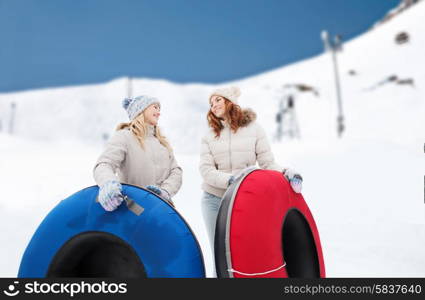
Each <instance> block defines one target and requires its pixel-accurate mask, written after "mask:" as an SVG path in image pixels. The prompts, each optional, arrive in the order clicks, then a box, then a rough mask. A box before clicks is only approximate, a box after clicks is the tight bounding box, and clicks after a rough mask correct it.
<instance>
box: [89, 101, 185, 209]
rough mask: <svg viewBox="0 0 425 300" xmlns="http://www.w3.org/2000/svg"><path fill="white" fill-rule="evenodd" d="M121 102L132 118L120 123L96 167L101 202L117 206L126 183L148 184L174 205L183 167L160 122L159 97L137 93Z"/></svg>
mask: <svg viewBox="0 0 425 300" xmlns="http://www.w3.org/2000/svg"><path fill="white" fill-rule="evenodd" d="M122 104H123V107H124V109H125V110H126V111H127V114H128V117H129V119H130V122H129V123H122V124H120V125H118V127H117V130H116V131H115V133H114V135H113V136H112V137H111V139H110V140H109V141H108V143H107V145H106V148H105V149H104V151H103V153H102V154H101V155H100V157H99V158H98V160H97V162H96V164H95V167H94V170H93V176H94V179H95V181H96V183H97V185H98V186H99V187H100V190H99V202H100V204H101V205H102V207H103V208H104V209H105V210H107V211H113V210H115V209H116V208H117V207H118V206H119V205H120V204H121V203H122V201H123V195H122V186H121V183H126V184H131V185H136V186H140V187H145V188H147V189H149V190H151V191H152V192H154V193H156V194H158V195H159V196H161V197H162V198H163V199H165V200H167V201H169V203H170V204H172V205H173V202H172V200H171V197H173V196H174V195H175V194H176V193H177V192H178V190H179V189H180V187H181V184H182V169H181V168H180V167H179V165H178V164H177V161H176V159H175V157H174V154H173V151H172V149H171V146H170V144H169V143H168V142H167V139H166V138H165V137H164V136H163V135H162V134H161V131H160V130H159V128H158V126H157V125H158V119H159V116H160V110H161V105H160V102H159V100H158V99H156V98H153V97H149V96H138V97H135V98H126V99H124V101H123V103H122Z"/></svg>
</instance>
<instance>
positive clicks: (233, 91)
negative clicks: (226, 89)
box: [230, 86, 241, 98]
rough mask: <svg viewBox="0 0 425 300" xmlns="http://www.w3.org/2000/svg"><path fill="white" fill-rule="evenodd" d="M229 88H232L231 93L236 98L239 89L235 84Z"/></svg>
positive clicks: (239, 93)
mask: <svg viewBox="0 0 425 300" xmlns="http://www.w3.org/2000/svg"><path fill="white" fill-rule="evenodd" d="M230 89H231V90H232V94H233V95H234V97H235V98H238V97H239V96H240V95H241V90H240V89H239V88H238V87H237V86H232V87H231V88H230Z"/></svg>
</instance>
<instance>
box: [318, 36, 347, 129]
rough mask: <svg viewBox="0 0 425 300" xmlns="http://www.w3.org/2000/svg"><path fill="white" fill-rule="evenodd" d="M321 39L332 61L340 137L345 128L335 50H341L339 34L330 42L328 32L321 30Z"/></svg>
mask: <svg viewBox="0 0 425 300" xmlns="http://www.w3.org/2000/svg"><path fill="white" fill-rule="evenodd" d="M322 40H323V44H324V46H325V51H326V52H331V55H332V62H333V68H334V75H335V87H336V97H337V101H338V116H337V124H338V125H337V132H338V137H341V136H342V133H343V131H344V130H345V124H344V115H343V112H342V98H341V85H340V82H339V72H338V61H337V57H336V54H337V52H340V51H341V50H342V46H341V36H340V35H336V36H335V38H334V41H333V42H332V41H331V40H330V38H329V34H328V32H327V31H326V30H323V31H322Z"/></svg>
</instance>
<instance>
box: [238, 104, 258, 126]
mask: <svg viewBox="0 0 425 300" xmlns="http://www.w3.org/2000/svg"><path fill="white" fill-rule="evenodd" d="M242 115H243V118H242V121H241V127H246V126H248V125H249V124H250V123H251V122H254V121H255V120H256V119H257V114H256V113H255V112H254V111H253V110H252V109H250V108H245V109H242Z"/></svg>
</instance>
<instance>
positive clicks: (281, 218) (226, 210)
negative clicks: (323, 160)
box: [215, 170, 325, 278]
mask: <svg viewBox="0 0 425 300" xmlns="http://www.w3.org/2000/svg"><path fill="white" fill-rule="evenodd" d="M215 262H216V270H217V276H218V277H219V278H253V277H274V278H276V277H277V278H281V277H295V278H321V277H322V278H323V277H325V266H324V261H323V254H322V247H321V245H320V238H319V233H318V231H317V227H316V223H315V222H314V219H313V216H312V215H311V212H310V210H309V208H308V206H307V204H306V202H305V201H304V198H303V197H302V195H301V194H297V193H295V192H294V191H293V190H292V188H291V186H290V185H289V183H288V181H287V180H286V179H285V178H284V176H283V175H282V173H280V172H277V171H270V170H253V171H251V172H249V173H248V174H246V175H245V176H244V177H243V178H241V179H240V180H238V181H237V182H235V183H233V184H232V185H231V186H230V187H229V189H228V190H227V191H226V193H225V195H224V196H223V200H222V203H221V207H220V211H219V215H218V218H217V224H216V232H215Z"/></svg>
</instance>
